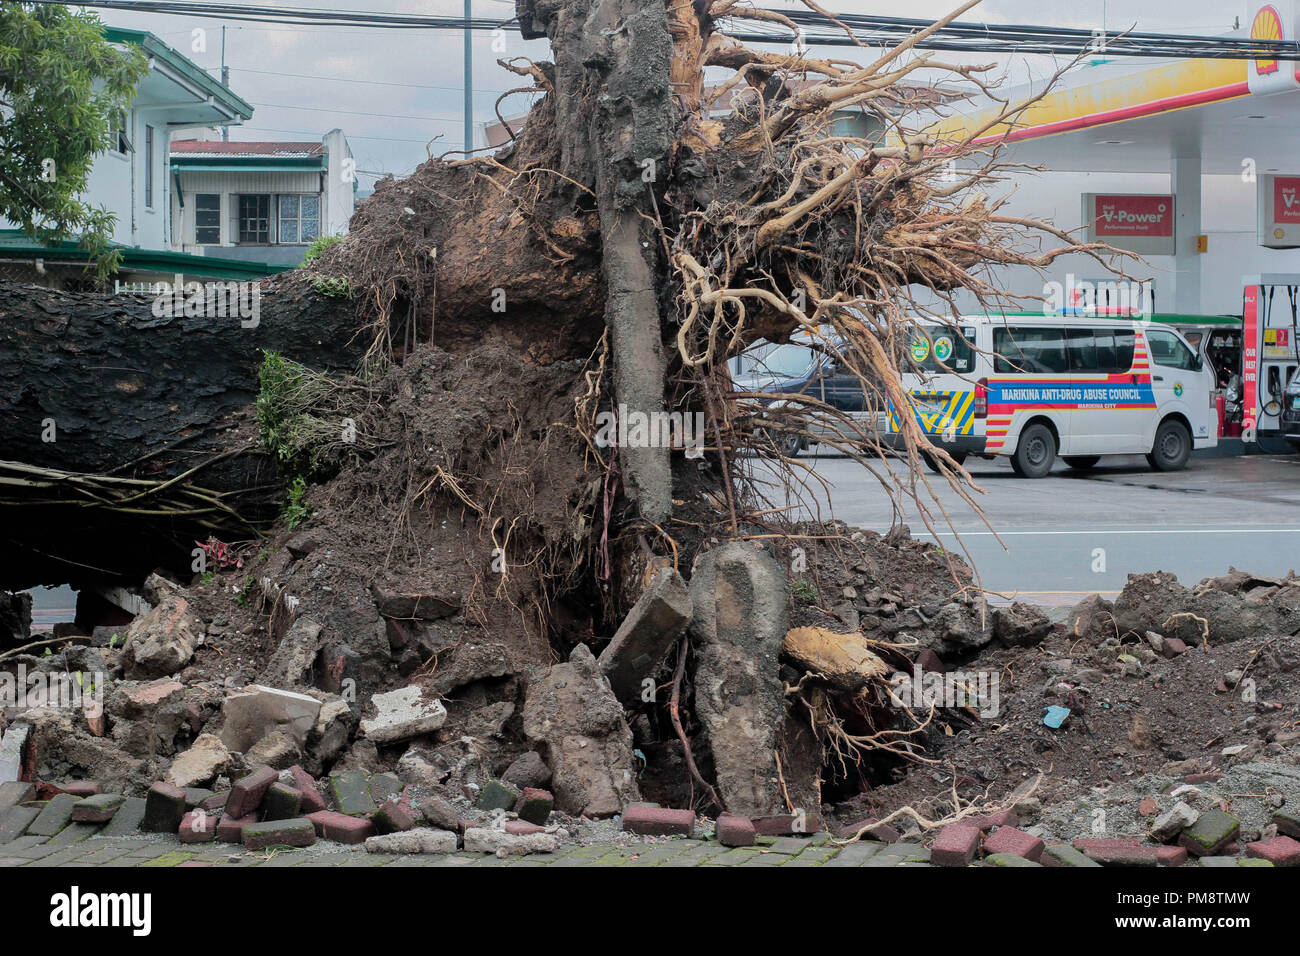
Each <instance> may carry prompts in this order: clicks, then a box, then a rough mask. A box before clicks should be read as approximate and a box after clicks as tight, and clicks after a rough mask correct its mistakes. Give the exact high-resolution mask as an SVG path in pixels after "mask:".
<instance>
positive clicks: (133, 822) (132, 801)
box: [100, 797, 144, 836]
mask: <svg viewBox="0 0 1300 956" xmlns="http://www.w3.org/2000/svg"><path fill="white" fill-rule="evenodd" d="M143 819H144V798H143V797H127V798H126V800H124V801H123V802H122V805H121V806H120V807H118V808H117V813H115V814H113V819H111V820H109V821H108V823H106V824H105V825H104V829H103V830H101V831H100V834H101V835H102V836H131V835H133V834H136V833H139V832H140V821H141V820H143Z"/></svg>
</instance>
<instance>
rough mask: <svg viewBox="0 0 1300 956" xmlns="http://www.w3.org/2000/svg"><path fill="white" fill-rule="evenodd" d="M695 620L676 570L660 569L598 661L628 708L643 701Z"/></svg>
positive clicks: (685, 589)
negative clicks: (662, 664) (660, 668)
mask: <svg viewBox="0 0 1300 956" xmlns="http://www.w3.org/2000/svg"><path fill="white" fill-rule="evenodd" d="M690 620H691V595H690V592H689V591H688V590H687V588H686V582H685V581H684V580H683V579H682V576H681V575H680V574H678V573H677V571H676V570H674V569H673V568H660V569H659V571H658V573H657V574H656V575H655V577H654V580H653V581H651V582H650V585H649V587H647V588H646V589H645V591H643V592H642V594H641V596H640V597H639V598H638V599H637V602H636V603H635V604H633V605H632V609H631V610H630V611H628V612H627V616H626V617H625V618H623V623H622V624H620V625H619V628H618V630H617V631H616V632H615V633H614V636H613V637H612V638H611V639H610V642H609V644H607V645H606V646H605V649H604V650H603V651H601V653H600V657H598V658H597V659H596V661H597V663H598V664H599V665H600V669H601V670H602V671H604V673H605V676H606V677H608V678H609V685H610V687H612V688H613V690H614V696H615V697H617V698H618V699H619V702H620V703H622V704H623V706H625V707H633V706H635V705H637V704H639V703H641V701H642V696H641V695H642V690H643V688H644V686H645V681H646V680H653V675H654V671H655V668H656V667H658V666H659V662H660V661H662V660H663V658H664V655H665V654H666V653H667V652H668V648H670V647H671V646H672V645H673V642H675V641H676V640H677V638H679V637H681V635H682V632H683V631H685V630H686V625H687V624H688V623H689V622H690Z"/></svg>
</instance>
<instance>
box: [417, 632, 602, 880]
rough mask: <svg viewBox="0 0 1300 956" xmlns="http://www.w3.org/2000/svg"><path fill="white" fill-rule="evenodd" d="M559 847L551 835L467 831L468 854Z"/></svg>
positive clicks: (505, 853)
mask: <svg viewBox="0 0 1300 956" xmlns="http://www.w3.org/2000/svg"><path fill="white" fill-rule="evenodd" d="M592 660H593V661H594V660H595V658H592ZM435 832H439V831H435ZM441 832H446V831H441ZM559 846H560V843H559V841H558V840H557V839H556V838H555V837H554V836H553V835H552V834H550V833H506V832H505V831H504V830H489V829H487V828H486V827H469V828H468V829H467V830H466V831H465V852H467V853H495V854H496V855H497V856H526V855H527V854H529V853H554V852H555V851H556V850H557V849H559Z"/></svg>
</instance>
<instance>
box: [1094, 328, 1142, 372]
mask: <svg viewBox="0 0 1300 956" xmlns="http://www.w3.org/2000/svg"><path fill="white" fill-rule="evenodd" d="M1092 335H1093V341H1095V342H1096V343H1097V367H1096V369H1094V371H1097V372H1127V371H1128V370H1129V369H1131V368H1132V367H1133V341H1134V336H1133V330H1132V329H1094V330H1093V333H1092Z"/></svg>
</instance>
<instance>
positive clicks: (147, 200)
mask: <svg viewBox="0 0 1300 956" xmlns="http://www.w3.org/2000/svg"><path fill="white" fill-rule="evenodd" d="M144 208H145V209H152V208H153V127H152V126H146V127H145V128H144Z"/></svg>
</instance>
